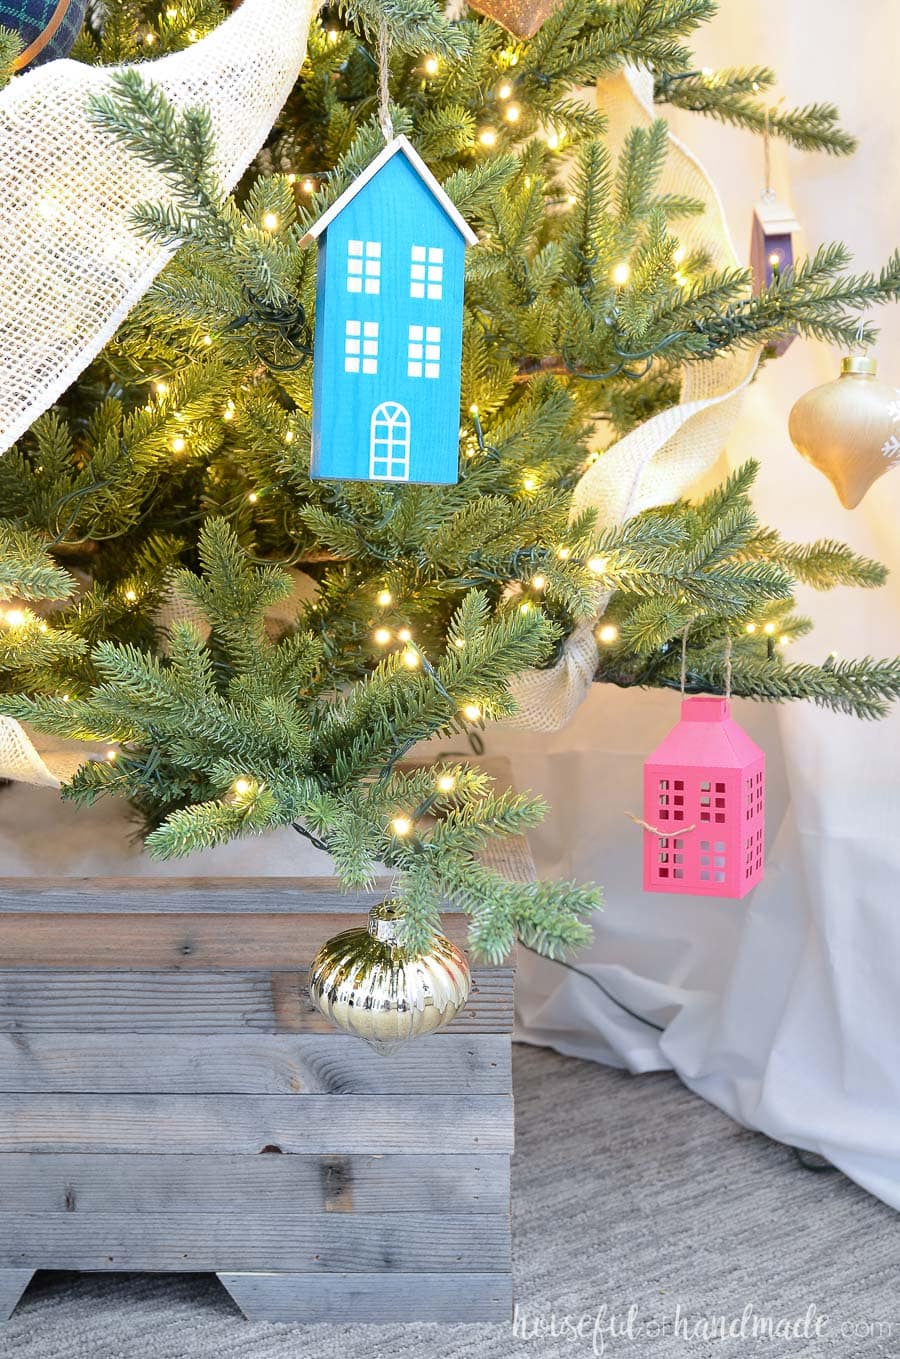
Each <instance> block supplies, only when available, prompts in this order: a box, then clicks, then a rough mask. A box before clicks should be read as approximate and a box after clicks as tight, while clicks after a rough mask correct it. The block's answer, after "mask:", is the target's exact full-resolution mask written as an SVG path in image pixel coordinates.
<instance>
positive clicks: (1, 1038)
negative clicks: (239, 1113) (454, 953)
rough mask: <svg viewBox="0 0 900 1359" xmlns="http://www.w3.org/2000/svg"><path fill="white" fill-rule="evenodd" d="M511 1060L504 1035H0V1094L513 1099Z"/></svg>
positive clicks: (508, 1044) (507, 1039)
mask: <svg viewBox="0 0 900 1359" xmlns="http://www.w3.org/2000/svg"><path fill="white" fill-rule="evenodd" d="M510 1057H511V1053H510V1042H509V1038H508V1037H505V1036H504V1035H503V1034H445V1035H442V1038H441V1046H440V1048H439V1049H438V1050H437V1052H435V1049H434V1048H433V1047H432V1046H431V1044H430V1042H429V1040H428V1039H427V1038H423V1039H419V1040H418V1041H415V1040H414V1041H413V1042H411V1043H407V1044H404V1045H403V1046H402V1047H399V1048H398V1049H397V1051H396V1052H394V1053H392V1054H391V1055H390V1056H389V1057H383V1056H381V1055H380V1054H379V1053H377V1052H374V1051H373V1050H372V1048H370V1047H369V1046H368V1045H367V1044H366V1043H361V1042H360V1041H359V1039H358V1038H352V1037H350V1035H349V1034H341V1033H321V1034H319V1033H309V1034H268V1033H250V1034H248V1033H242V1034H227V1035H225V1034H222V1035H218V1036H217V1037H216V1039H215V1041H210V1039H209V1038H208V1037H206V1036H205V1035H202V1034H179V1035H177V1036H176V1035H171V1034H146V1033H114V1034H113V1033H108V1034H106V1033H71V1032H68V1033H28V1034H23V1033H0V1094H2V1093H4V1092H5V1093H8V1094H15V1093H20V1094H28V1093H32V1094H61V1093H72V1094H91V1093H95V1094H115V1093H122V1094H129V1093H130V1094H173V1095H174V1094H212V1095H216V1094H256V1095H298V1094H302V1095H314V1094H322V1095H366V1094H379V1093H381V1094H423V1095H425V1094H450V1093H452V1092H453V1091H466V1092H468V1093H469V1094H473V1095H474V1094H482V1095H488V1094H509V1093H510V1092H511V1090H512V1072H511V1069H510V1068H511V1062H510ZM0 1113H2V1108H0Z"/></svg>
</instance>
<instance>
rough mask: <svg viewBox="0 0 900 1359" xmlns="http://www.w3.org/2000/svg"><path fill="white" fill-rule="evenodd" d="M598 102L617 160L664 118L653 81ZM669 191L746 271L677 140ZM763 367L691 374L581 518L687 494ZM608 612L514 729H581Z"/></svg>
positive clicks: (601, 481)
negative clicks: (690, 202) (695, 206)
mask: <svg viewBox="0 0 900 1359" xmlns="http://www.w3.org/2000/svg"><path fill="white" fill-rule="evenodd" d="M598 102H599V104H600V107H601V110H602V111H603V113H604V114H605V115H606V118H607V120H608V126H609V139H610V147H611V150H612V152H613V154H614V155H615V153H616V152H617V151H618V150H619V148H620V147H621V146H622V145H623V143H624V141H625V138H626V136H627V135H628V132H629V130H630V129H631V128H633V127H636V126H637V127H646V126H648V125H649V124H650V122H651V121H652V120H653V118H654V116H655V115H654V110H653V84H652V79H651V77H650V76H648V75H646V74H645V73H640V74H638V73H636V72H633V71H625V72H623V73H622V74H621V75H618V76H616V77H615V78H614V79H612V80H608V81H603V82H602V83H601V84H600V86H599V88H598ZM661 187H662V190H663V191H664V192H668V193H678V194H687V195H689V196H690V197H692V198H696V199H699V200H700V201H701V202H702V203H704V204H705V211H704V213H703V215H702V216H697V217H688V218H686V219H685V220H684V222H682V223H680V224H679V230H678V234H679V237H680V239H681V242H682V244H683V245H684V246H685V248H686V249H687V250H688V251H689V252H690V251H691V250H693V249H695V248H700V247H703V246H705V247H706V249H707V250H708V251H709V252H710V254H711V256H712V262H713V265H714V266H715V267H716V268H719V269H721V268H734V267H737V266H738V265H739V263H740V261H739V260H738V257H737V254H736V253H735V249H734V245H733V244H732V241H731V237H730V235H729V233H728V227H727V225H726V223H725V214H724V211H723V208H722V204H721V202H720V200H719V196H718V194H717V193H716V190H715V188H714V186H713V184H712V181H711V180H710V178H709V176H708V175H707V173H706V171H705V170H704V169H703V166H702V165H701V164H700V163H699V161H698V160H696V159H695V157H694V156H693V155H692V154H691V153H690V151H688V149H687V147H686V146H684V145H683V144H682V143H681V142H679V141H678V140H677V139H676V138H675V137H672V136H670V137H669V151H668V155H667V157H666V168H665V172H664V174H663V181H662V186H661ZM757 360H758V353H757V351H755V350H740V351H737V352H736V353H734V354H727V355H724V356H723V357H721V358H718V359H715V360H713V361H712V362H710V363H695V364H692V365H690V366H688V367H686V368H685V370H684V376H683V379H682V384H681V401H680V403H679V405H677V406H672V407H671V408H670V409H669V410H666V411H663V412H662V413H661V414H660V415H656V416H654V417H653V419H652V420H648V421H646V422H645V423H644V424H643V425H640V426H638V428H637V429H635V430H632V432H631V433H630V434H628V435H626V436H625V438H624V439H620V440H619V441H618V443H616V444H613V445H612V447H610V448H609V449H607V450H606V452H604V453H603V454H602V455H601V457H600V458H599V459H598V460H597V461H596V462H595V463H593V464H592V466H591V467H590V468H589V469H588V471H587V472H585V474H584V476H583V477H582V478H581V480H580V481H579V483H578V485H577V486H576V488H575V493H574V495H573V498H572V514H573V515H576V514H578V513H580V512H583V511H584V510H586V509H594V510H596V511H597V522H598V525H599V526H600V527H606V526H608V525H613V524H620V523H623V522H624V521H625V520H627V519H629V518H630V517H631V516H632V515H633V514H637V513H639V512H640V511H641V510H646V509H650V508H651V507H652V506H654V505H664V504H666V503H667V502H668V501H671V500H675V499H677V497H678V496H680V495H683V494H684V493H685V492H686V491H687V489H688V487H689V486H690V485H691V483H692V482H693V481H695V480H696V479H697V478H698V477H700V476H702V475H703V474H704V473H706V472H708V471H709V470H710V469H711V468H712V466H713V464H714V463H715V461H716V459H717V458H718V457H719V455H720V454H721V452H722V450H723V448H724V445H725V441H726V439H727V438H728V435H729V433H730V431H731V429H732V427H733V425H734V423H735V421H736V419H737V416H738V410H739V405H740V397H741V394H742V392H743V390H744V388H745V387H746V386H747V384H748V382H749V381H750V379H751V378H752V376H753V374H754V372H755V370H756V364H757ZM606 603H607V596H605V595H601V596H599V597H598V599H597V601H596V607H595V613H594V615H593V616H592V617H591V618H585V619H583V620H582V621H581V622H580V623H579V624H578V625H577V627H576V628H575V630H574V631H573V633H572V634H571V636H570V637H569V638H568V639H567V640H566V643H565V646H564V647H563V653H562V656H561V658H560V660H559V661H558V662H557V664H556V665H555V666H553V668H552V669H550V670H527V671H525V672H524V673H523V674H521V675H519V676H518V677H517V679H516V680H515V681H514V683H513V691H514V693H515V695H516V698H517V699H518V702H519V712H518V713H517V715H516V717H515V718H514V719H513V725H514V726H517V727H527V728H530V729H531V730H533V731H547V732H549V731H558V730H559V729H560V728H561V727H564V726H565V725H566V723H567V722H569V721H571V719H572V717H573V716H574V714H575V711H576V709H577V708H578V707H579V706H580V704H581V703H583V701H584V699H585V698H586V697H587V694H588V691H589V689H590V686H591V682H592V680H593V676H594V672H595V671H596V669H597V644H596V642H595V640H594V627H595V624H596V620H597V618H598V617H599V616H600V615H601V614H602V613H603V610H604V609H605V608H606Z"/></svg>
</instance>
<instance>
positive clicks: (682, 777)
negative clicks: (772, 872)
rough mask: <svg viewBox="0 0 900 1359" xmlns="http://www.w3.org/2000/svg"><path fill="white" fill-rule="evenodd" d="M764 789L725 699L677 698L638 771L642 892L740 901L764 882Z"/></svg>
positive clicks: (755, 750)
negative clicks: (677, 709) (676, 714)
mask: <svg viewBox="0 0 900 1359" xmlns="http://www.w3.org/2000/svg"><path fill="white" fill-rule="evenodd" d="M765 788H766V757H765V753H764V751H762V750H760V748H759V746H758V745H757V744H756V743H755V742H754V741H751V739H750V737H749V736H748V735H747V733H746V732H745V731H744V730H743V729H742V728H741V727H739V726H738V724H737V722H735V720H734V718H733V717H732V716H731V704H730V702H729V700H728V699H727V698H714V697H709V698H707V697H702V698H686V699H684V700H683V701H682V704H681V721H680V722H679V723H678V725H677V726H675V727H673V728H672V730H671V731H670V732H669V734H668V736H667V737H666V738H665V740H664V741H663V742H662V743H661V744H660V745H658V746H657V748H656V750H654V752H653V754H652V755H651V756H650V757H649V758H648V760H647V762H646V763H645V765H644V820H643V824H644V827H645V829H644V890H645V891H646V892H678V893H685V894H690V895H691V896H708V897H732V898H735V899H739V898H741V897H745V896H746V895H747V893H748V892H749V891H750V889H751V888H752V887H755V886H756V884H757V883H758V882H759V880H760V879H761V878H762V875H763V850H764V830H765V803H766V794H765ZM647 827H651V828H652V829H647Z"/></svg>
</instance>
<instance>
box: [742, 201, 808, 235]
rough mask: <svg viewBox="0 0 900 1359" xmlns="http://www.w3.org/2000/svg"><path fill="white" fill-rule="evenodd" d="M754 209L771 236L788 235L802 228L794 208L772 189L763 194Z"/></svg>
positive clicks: (764, 228) (757, 217)
mask: <svg viewBox="0 0 900 1359" xmlns="http://www.w3.org/2000/svg"><path fill="white" fill-rule="evenodd" d="M753 211H754V213H755V214H756V220H757V221H758V222H759V224H760V226H761V227H762V229H763V231H765V232H766V234H767V235H769V236H786V235H787V234H788V232H791V231H800V230H801V229H802V228H801V226H800V223H799V222H798V221H797V219H796V217H795V216H794V210H793V208H791V207H789V206H788V204H787V203H783V202H782V201H781V199H780V198H776V197H775V195H774V194H773V193H772V192H771V191H769V192H767V193H764V194H762V196H761V197H760V198H759V199H758V200H757V203H756V206H755V207H754V209H753Z"/></svg>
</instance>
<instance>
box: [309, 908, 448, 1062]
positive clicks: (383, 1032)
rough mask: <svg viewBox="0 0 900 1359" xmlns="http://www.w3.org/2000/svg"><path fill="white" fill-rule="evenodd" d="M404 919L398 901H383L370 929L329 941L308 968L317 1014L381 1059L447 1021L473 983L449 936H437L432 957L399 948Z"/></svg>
mask: <svg viewBox="0 0 900 1359" xmlns="http://www.w3.org/2000/svg"><path fill="white" fill-rule="evenodd" d="M399 921H400V914H399V910H398V906H397V903H396V902H395V901H385V902H382V904H381V905H380V906H375V907H374V908H373V909H372V910H371V911H370V912H369V923H368V927H367V928H365V929H361V928H357V929H353V930H343V931H342V932H341V933H340V934H336V935H334V936H333V937H332V938H331V939H328V940H326V942H325V943H324V944H323V945H322V947H321V948H320V949H319V952H318V953H317V954H316V956H315V958H314V959H313V961H312V963H311V965H310V969H309V998H310V1000H311V1001H312V1003H313V1005H315V1007H316V1009H317V1010H319V1011H320V1013H321V1014H323V1015H324V1016H325V1017H326V1019H329V1020H330V1021H331V1023H332V1024H334V1025H335V1026H336V1027H337V1028H339V1029H343V1030H344V1032H345V1033H350V1034H353V1035H354V1036H355V1037H357V1038H362V1039H364V1040H365V1041H366V1042H367V1043H369V1044H370V1045H371V1046H372V1047H373V1048H375V1049H376V1051H378V1052H381V1053H383V1054H388V1053H390V1052H391V1051H393V1049H394V1048H395V1047H397V1046H398V1044H400V1043H404V1042H406V1041H407V1040H408V1039H410V1038H419V1037H421V1036H423V1035H424V1034H429V1033H434V1032H435V1031H436V1030H437V1029H442V1028H443V1027H444V1026H445V1025H446V1024H449V1023H450V1021H451V1020H452V1019H455V1017H456V1016H457V1015H458V1014H459V1012H460V1010H462V1008H463V1006H464V1005H465V1003H466V1001H467V1000H468V998H469V987H470V985H471V978H470V974H469V966H468V963H467V962H466V960H465V958H464V956H463V954H462V953H461V952H460V950H459V949H458V948H457V947H456V945H455V944H452V943H451V942H450V940H449V939H448V938H446V936H445V935H443V934H437V935H435V937H434V939H433V940H432V942H431V947H430V948H429V950H428V952H427V953H413V952H411V951H410V950H408V949H406V948H404V947H403V946H402V945H401V944H400V941H399Z"/></svg>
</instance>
